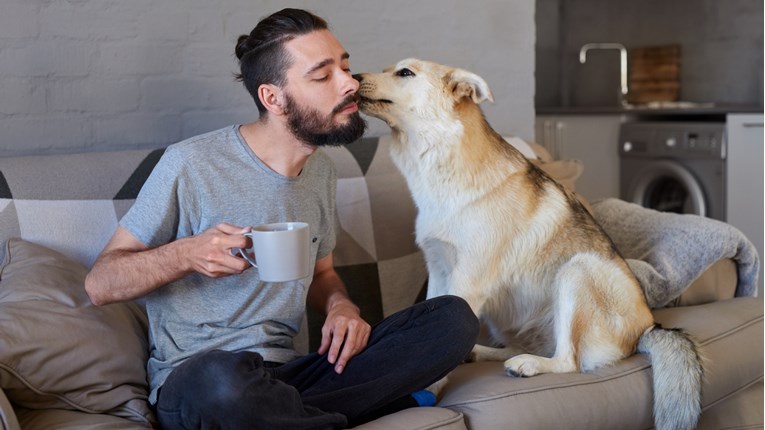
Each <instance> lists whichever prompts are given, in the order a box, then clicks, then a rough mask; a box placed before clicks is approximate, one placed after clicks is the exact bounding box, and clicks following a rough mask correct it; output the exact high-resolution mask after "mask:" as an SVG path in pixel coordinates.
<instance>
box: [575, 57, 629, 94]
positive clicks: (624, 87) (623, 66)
mask: <svg viewBox="0 0 765 430" xmlns="http://www.w3.org/2000/svg"><path fill="white" fill-rule="evenodd" d="M591 49H618V50H619V57H620V60H621V62H620V71H621V73H620V78H621V85H620V86H621V88H620V91H619V102H620V103H621V104H622V106H625V105H626V104H627V102H626V100H625V96H626V95H627V92H628V91H629V89H628V88H627V48H625V47H624V45H622V44H621V43H587V44H585V45H584V46H582V49H580V50H579V62H580V63H582V64H584V63H586V62H587V51H589V50H591Z"/></svg>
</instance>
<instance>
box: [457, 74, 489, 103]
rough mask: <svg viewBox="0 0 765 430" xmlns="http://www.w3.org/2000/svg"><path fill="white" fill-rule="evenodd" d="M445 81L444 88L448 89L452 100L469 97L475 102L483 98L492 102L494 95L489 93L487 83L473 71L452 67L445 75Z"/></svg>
mask: <svg viewBox="0 0 765 430" xmlns="http://www.w3.org/2000/svg"><path fill="white" fill-rule="evenodd" d="M446 82H447V83H446V88H448V89H449V91H450V92H451V94H452V97H454V100H460V99H461V98H463V97H470V99H472V100H473V103H475V104H479V103H481V102H483V101H484V100H488V101H490V102H492V103H493V102H494V96H493V95H492V94H491V90H490V89H489V85H488V84H487V83H486V81H484V80H483V78H482V77H480V76H478V75H476V74H475V73H471V72H468V71H467V70H462V69H454V70H452V71H450V72H449V74H447V75H446Z"/></svg>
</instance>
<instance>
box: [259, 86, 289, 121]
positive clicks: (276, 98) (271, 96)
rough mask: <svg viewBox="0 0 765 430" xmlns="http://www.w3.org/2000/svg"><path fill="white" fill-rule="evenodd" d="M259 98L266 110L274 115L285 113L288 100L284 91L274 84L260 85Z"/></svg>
mask: <svg viewBox="0 0 765 430" xmlns="http://www.w3.org/2000/svg"><path fill="white" fill-rule="evenodd" d="M258 98H259V99H260V102H261V103H263V106H265V108H266V110H268V111H269V112H271V113H273V114H274V115H284V114H285V113H287V110H286V109H285V107H286V103H287V100H286V98H285V96H284V91H283V90H282V89H281V88H279V87H277V86H276V85H273V84H262V85H261V86H259V87H258Z"/></svg>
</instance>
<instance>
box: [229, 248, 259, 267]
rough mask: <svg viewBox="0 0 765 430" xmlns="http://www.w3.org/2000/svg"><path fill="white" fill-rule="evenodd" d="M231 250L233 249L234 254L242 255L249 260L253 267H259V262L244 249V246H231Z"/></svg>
mask: <svg viewBox="0 0 765 430" xmlns="http://www.w3.org/2000/svg"><path fill="white" fill-rule="evenodd" d="M231 251H232V254H234V255H236V254H239V255H241V256H242V258H244V259H245V260H247V261H248V262H249V263H250V264H251V265H252V267H254V268H256V269H257V268H258V263H256V262H255V260H254V259H253V258H252V257H250V255H249V254H247V252H246V251H245V250H244V249H242V248H231Z"/></svg>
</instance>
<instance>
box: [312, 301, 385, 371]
mask: <svg viewBox="0 0 765 430" xmlns="http://www.w3.org/2000/svg"><path fill="white" fill-rule="evenodd" d="M371 331H372V328H371V326H370V325H369V324H368V323H367V322H366V321H364V320H363V319H362V318H361V315H360V313H359V308H358V307H356V305H354V304H353V303H352V302H351V301H350V300H347V299H344V300H339V301H337V302H336V303H334V304H332V305H331V307H330V309H329V312H328V313H327V319H326V321H324V326H323V327H322V329H321V346H319V354H324V353H325V352H327V351H329V354H328V356H327V360H329V362H330V363H332V364H334V365H335V372H337V373H343V369H345V366H346V364H348V360H350V359H351V358H352V357H354V356H355V355H356V354H358V353H359V352H361V351H362V350H364V348H366V346H367V341H369V334H370V333H371Z"/></svg>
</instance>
